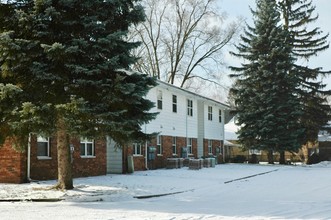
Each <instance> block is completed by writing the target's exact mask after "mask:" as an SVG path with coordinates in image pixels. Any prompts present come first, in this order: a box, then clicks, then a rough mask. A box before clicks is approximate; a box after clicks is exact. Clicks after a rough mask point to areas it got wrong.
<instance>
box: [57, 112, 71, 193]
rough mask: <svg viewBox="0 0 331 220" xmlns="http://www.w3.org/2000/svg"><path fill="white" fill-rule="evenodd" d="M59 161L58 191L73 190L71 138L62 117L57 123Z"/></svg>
mask: <svg viewBox="0 0 331 220" xmlns="http://www.w3.org/2000/svg"><path fill="white" fill-rule="evenodd" d="M57 161H58V183H57V185H56V188H58V189H66V190H67V189H73V188H74V187H73V180H72V164H71V155H70V146H69V138H68V134H67V129H66V124H65V121H64V119H63V118H62V117H61V116H60V117H59V119H58V122H57Z"/></svg>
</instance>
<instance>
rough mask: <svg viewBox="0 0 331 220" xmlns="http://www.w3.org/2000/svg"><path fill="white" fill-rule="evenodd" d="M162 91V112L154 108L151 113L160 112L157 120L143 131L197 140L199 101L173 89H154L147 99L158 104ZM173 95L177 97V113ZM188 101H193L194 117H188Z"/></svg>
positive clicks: (144, 127)
mask: <svg viewBox="0 0 331 220" xmlns="http://www.w3.org/2000/svg"><path fill="white" fill-rule="evenodd" d="M158 90H162V96H163V97H162V100H163V103H162V106H163V108H162V110H159V109H157V108H156V107H154V108H153V109H151V112H159V114H158V115H157V117H156V119H155V120H153V121H151V122H150V123H149V124H147V125H146V126H143V127H142V129H143V130H144V131H146V132H147V133H151V132H161V133H160V134H161V135H169V136H181V137H186V135H187V136H188V137H191V138H197V133H198V131H197V100H196V98H195V97H194V96H185V94H181V93H178V92H176V91H175V90H172V89H169V88H168V89H167V88H160V87H158V86H157V87H155V88H152V89H151V90H150V91H149V93H148V95H147V97H146V98H147V99H149V100H151V101H153V102H156V100H157V91H158ZM172 95H176V96H177V112H176V113H175V112H173V111H172ZM187 99H191V100H193V116H187Z"/></svg>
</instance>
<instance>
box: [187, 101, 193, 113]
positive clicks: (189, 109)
mask: <svg viewBox="0 0 331 220" xmlns="http://www.w3.org/2000/svg"><path fill="white" fill-rule="evenodd" d="M187 115H188V116H193V101H192V100H191V99H188V100H187Z"/></svg>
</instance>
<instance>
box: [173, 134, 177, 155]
mask: <svg viewBox="0 0 331 220" xmlns="http://www.w3.org/2000/svg"><path fill="white" fill-rule="evenodd" d="M176 141H177V138H176V137H172V154H177V144H176Z"/></svg>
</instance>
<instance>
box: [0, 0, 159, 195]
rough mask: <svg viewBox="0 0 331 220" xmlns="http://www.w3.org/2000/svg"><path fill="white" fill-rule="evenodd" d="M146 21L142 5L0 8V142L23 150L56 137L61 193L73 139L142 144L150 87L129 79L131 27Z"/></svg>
mask: <svg viewBox="0 0 331 220" xmlns="http://www.w3.org/2000/svg"><path fill="white" fill-rule="evenodd" d="M143 19H144V13H143V9H142V7H141V6H140V5H139V0H121V1H113V0H112V1H105V0H69V1H58V0H34V1H33V0H21V1H8V2H7V3H1V4H0V67H1V69H0V77H1V81H0V122H1V123H0V137H1V138H0V139H1V141H2V142H3V141H4V140H5V139H6V138H11V139H12V141H13V142H15V143H16V146H17V147H18V148H21V149H24V146H26V145H27V143H28V135H29V134H30V133H35V134H43V135H52V134H56V135H57V149H58V150H57V151H58V184H57V187H58V188H61V189H71V188H73V181H72V171H71V169H72V165H71V163H70V148H69V142H68V140H69V139H70V137H93V138H95V137H100V136H102V137H105V136H106V135H109V136H111V137H112V138H113V139H114V140H115V141H117V142H118V143H120V144H122V143H125V142H126V141H129V140H131V139H139V138H145V137H146V136H147V135H146V134H144V133H143V132H142V131H141V129H140V126H141V125H142V124H143V123H146V122H148V121H150V120H151V119H153V118H154V117H155V114H153V113H148V110H149V109H150V108H151V107H152V106H153V103H152V102H150V101H149V100H146V99H144V96H145V95H146V93H147V92H148V90H149V88H151V87H152V86H154V85H155V80H154V79H152V78H150V77H148V76H146V75H141V74H136V73H132V74H131V73H130V72H129V71H126V70H128V69H129V67H130V66H131V65H132V64H133V63H134V62H135V61H136V60H137V58H136V57H133V56H132V55H131V53H130V52H131V50H132V49H133V48H135V47H137V46H138V45H139V44H138V43H134V42H127V41H126V35H127V31H128V27H129V26H130V25H132V24H134V23H137V22H140V21H142V20H143Z"/></svg>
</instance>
